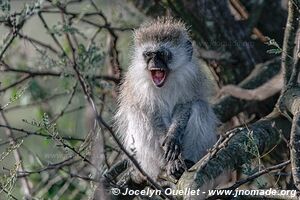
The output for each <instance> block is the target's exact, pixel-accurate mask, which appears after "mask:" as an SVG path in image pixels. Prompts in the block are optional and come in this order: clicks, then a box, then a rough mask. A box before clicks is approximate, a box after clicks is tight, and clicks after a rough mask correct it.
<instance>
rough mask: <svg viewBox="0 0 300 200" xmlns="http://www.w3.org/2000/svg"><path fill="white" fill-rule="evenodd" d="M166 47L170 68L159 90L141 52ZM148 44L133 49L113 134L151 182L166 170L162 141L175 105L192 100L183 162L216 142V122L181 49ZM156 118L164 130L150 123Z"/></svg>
mask: <svg viewBox="0 0 300 200" xmlns="http://www.w3.org/2000/svg"><path fill="white" fill-rule="evenodd" d="M161 46H164V47H165V48H168V50H170V51H171V52H172V54H173V59H172V62H171V63H169V67H170V69H171V71H170V73H169V75H168V77H167V79H166V82H165V84H164V86H163V87H161V88H157V87H156V86H155V85H154V84H153V83H152V80H151V76H150V73H149V71H148V70H147V69H146V64H145V61H144V59H143V56H142V52H143V51H144V50H145V49H149V48H151V49H152V50H155V49H157V48H161ZM161 46H159V45H157V44H151V43H147V44H144V45H142V46H138V47H135V49H136V50H135V52H134V53H133V58H132V65H131V66H130V67H129V69H128V72H127V74H126V76H125V80H124V83H123V84H122V86H121V88H120V96H119V108H118V111H117V114H116V116H115V119H116V125H117V131H118V133H119V134H120V135H121V136H122V138H123V139H124V144H125V146H126V148H127V149H128V150H130V151H132V153H133V154H135V156H136V159H137V160H138V161H139V163H140V165H141V167H142V168H143V169H144V170H145V171H146V173H148V175H150V176H151V177H157V175H158V174H159V173H160V172H161V170H162V169H163V168H164V166H165V164H166V163H165V160H164V159H163V153H164V152H163V149H162V147H161V141H162V139H164V136H165V134H166V130H167V128H168V127H169V126H170V124H171V117H172V116H171V115H172V111H173V109H174V107H175V105H176V104H179V103H185V102H191V101H193V105H192V111H191V116H190V119H189V121H188V125H187V127H186V130H185V133H184V137H183V157H184V158H185V159H189V160H191V161H194V162H196V161H198V160H199V159H200V158H201V157H202V156H203V155H205V154H206V152H207V149H209V148H210V147H212V145H213V144H214V143H215V142H216V139H217V136H216V134H215V126H216V117H215V115H214V113H213V111H212V109H211V108H210V107H209V105H208V103H207V102H206V99H205V97H206V90H207V88H206V82H207V79H206V78H205V76H204V73H202V72H201V69H200V67H199V66H198V64H197V63H196V62H195V61H194V60H189V59H188V58H187V57H188V56H187V54H186V50H185V49H184V46H182V47H181V46H174V45H172V44H170V43H165V44H162V45H161ZM154 113H156V114H158V115H159V116H160V117H162V118H163V123H164V125H165V127H166V129H165V130H161V129H160V128H158V126H157V124H155V123H153V121H151V116H153V114H154Z"/></svg>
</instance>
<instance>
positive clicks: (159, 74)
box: [150, 68, 167, 87]
mask: <svg viewBox="0 0 300 200" xmlns="http://www.w3.org/2000/svg"><path fill="white" fill-rule="evenodd" d="M150 73H151V77H152V81H153V83H154V85H155V86H157V87H162V86H163V85H164V83H165V81H166V78H167V71H166V70H165V69H161V68H157V69H150Z"/></svg>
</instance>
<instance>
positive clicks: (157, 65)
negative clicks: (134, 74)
mask: <svg viewBox="0 0 300 200" xmlns="http://www.w3.org/2000/svg"><path fill="white" fill-rule="evenodd" d="M143 58H144V61H145V63H146V66H147V67H146V69H147V70H148V71H149V75H150V76H151V79H152V82H153V84H154V85H155V86H156V87H162V86H163V85H164V83H165V81H166V79H167V77H168V73H169V70H170V69H169V67H168V65H169V64H170V62H171V60H172V54H171V52H170V51H169V50H167V49H165V48H159V49H157V50H152V49H146V50H145V51H144V52H143Z"/></svg>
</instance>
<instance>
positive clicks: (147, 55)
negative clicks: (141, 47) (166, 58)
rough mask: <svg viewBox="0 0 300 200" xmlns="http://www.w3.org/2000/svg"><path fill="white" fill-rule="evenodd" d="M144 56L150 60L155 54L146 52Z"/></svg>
mask: <svg viewBox="0 0 300 200" xmlns="http://www.w3.org/2000/svg"><path fill="white" fill-rule="evenodd" d="M143 56H144V57H145V58H150V57H151V56H153V53H152V52H151V51H146V52H144V53H143Z"/></svg>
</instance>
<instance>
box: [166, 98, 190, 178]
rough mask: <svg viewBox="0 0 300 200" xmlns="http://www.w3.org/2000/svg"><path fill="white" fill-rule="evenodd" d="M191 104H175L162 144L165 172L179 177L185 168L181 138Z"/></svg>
mask: <svg viewBox="0 0 300 200" xmlns="http://www.w3.org/2000/svg"><path fill="white" fill-rule="evenodd" d="M191 105H192V103H186V104H179V105H176V106H175V109H174V111H173V114H172V123H171V126H170V127H169V129H168V132H167V135H166V138H165V140H164V142H163V144H162V146H163V148H164V150H165V159H166V161H167V162H168V164H167V166H166V170H167V173H168V174H169V175H173V176H174V177H175V178H178V177H180V176H181V174H182V173H183V172H184V171H185V170H186V169H187V167H186V164H185V162H184V159H183V158H181V152H182V138H183V136H184V131H185V128H186V126H187V123H188V120H189V117H190V114H191Z"/></svg>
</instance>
